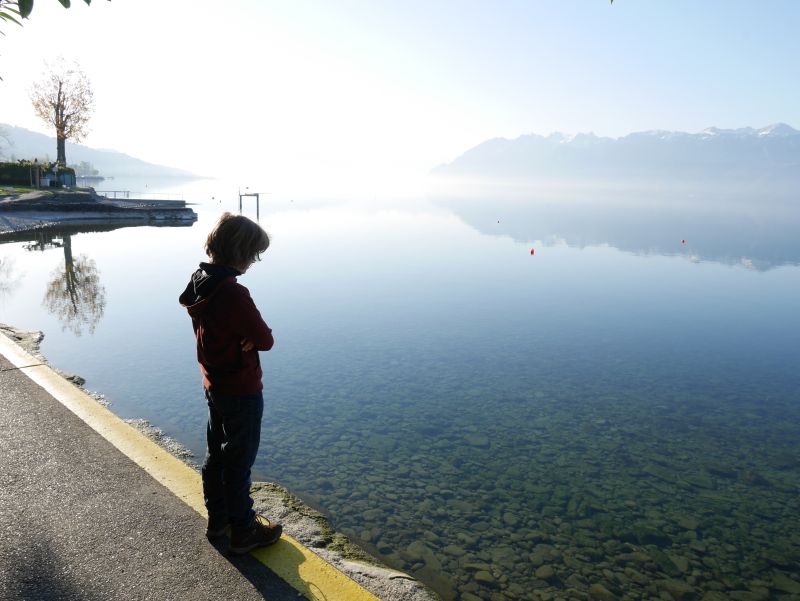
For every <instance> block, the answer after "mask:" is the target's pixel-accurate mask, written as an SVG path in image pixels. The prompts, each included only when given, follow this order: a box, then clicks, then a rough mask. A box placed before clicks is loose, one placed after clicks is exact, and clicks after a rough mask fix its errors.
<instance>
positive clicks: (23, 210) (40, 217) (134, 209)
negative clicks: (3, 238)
mask: <svg viewBox="0 0 800 601" xmlns="http://www.w3.org/2000/svg"><path fill="white" fill-rule="evenodd" d="M3 192H4V191H3V189H2V188H0V235H4V234H5V235H9V234H15V233H22V232H30V231H38V230H45V229H50V228H58V227H59V226H62V225H93V224H143V223H144V224H146V223H155V224H170V225H177V224H187V225H190V224H192V223H194V222H195V221H197V213H195V211H194V210H192V209H190V208H189V207H187V206H186V202H185V201H183V200H142V199H111V198H106V197H105V196H99V195H98V194H97V193H96V192H95V191H94V188H79V189H75V190H56V191H52V192H51V191H45V190H32V191H31V192H24V193H23V192H5V193H3Z"/></svg>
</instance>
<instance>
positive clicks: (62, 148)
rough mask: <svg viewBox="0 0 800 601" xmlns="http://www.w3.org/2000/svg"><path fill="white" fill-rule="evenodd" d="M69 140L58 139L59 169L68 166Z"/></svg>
mask: <svg viewBox="0 0 800 601" xmlns="http://www.w3.org/2000/svg"><path fill="white" fill-rule="evenodd" d="M66 147H67V139H66V138H63V137H61V136H58V137H57V138H56V163H58V165H59V167H66V166H67V152H66Z"/></svg>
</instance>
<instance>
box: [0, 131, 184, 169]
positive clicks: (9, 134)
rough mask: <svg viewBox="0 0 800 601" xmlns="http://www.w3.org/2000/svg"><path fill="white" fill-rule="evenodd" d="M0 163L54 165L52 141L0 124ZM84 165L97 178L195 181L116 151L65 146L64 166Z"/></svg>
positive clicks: (76, 145) (54, 151) (38, 134)
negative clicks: (90, 167) (23, 161)
mask: <svg viewBox="0 0 800 601" xmlns="http://www.w3.org/2000/svg"><path fill="white" fill-rule="evenodd" d="M0 134H2V137H0V160H4V161H8V160H12V159H14V160H18V159H34V158H38V159H39V160H43V159H45V160H50V161H54V160H55V157H56V139H55V138H54V137H50V136H46V135H44V134H40V133H37V132H34V131H31V130H29V129H24V128H22V127H15V126H13V125H4V124H0ZM82 161H86V162H89V163H91V164H92V165H93V166H94V168H95V169H97V170H98V171H99V172H100V175H103V176H105V177H120V176H127V177H130V176H148V177H153V176H158V177H196V175H195V174H193V173H190V172H188V171H184V170H183V169H175V168H174V167H166V166H164V165H156V164H154V163H148V162H146V161H142V160H141V159H137V158H134V157H132V156H129V155H127V154H124V153H122V152H117V151H116V150H99V149H96V148H89V147H88V146H83V145H82V144H72V143H71V142H69V141H68V142H67V163H69V164H71V165H72V164H75V163H80V162H82Z"/></svg>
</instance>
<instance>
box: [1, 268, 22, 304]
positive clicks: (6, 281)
mask: <svg viewBox="0 0 800 601" xmlns="http://www.w3.org/2000/svg"><path fill="white" fill-rule="evenodd" d="M21 280H22V276H21V275H19V274H16V273H15V267H14V260H13V259H12V258H11V257H0V302H3V301H5V300H6V299H7V298H8V297H10V296H11V294H12V293H13V292H14V289H15V288H16V287H17V286H18V285H19V283H20V281H21Z"/></svg>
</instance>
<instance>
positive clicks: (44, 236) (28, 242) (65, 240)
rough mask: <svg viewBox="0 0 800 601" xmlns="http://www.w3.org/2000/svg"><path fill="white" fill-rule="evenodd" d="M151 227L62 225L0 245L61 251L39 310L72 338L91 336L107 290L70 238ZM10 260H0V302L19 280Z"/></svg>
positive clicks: (0, 240)
mask: <svg viewBox="0 0 800 601" xmlns="http://www.w3.org/2000/svg"><path fill="white" fill-rule="evenodd" d="M139 225H150V226H153V225H162V224H157V223H156V224H153V223H147V224H142V223H131V222H129V221H128V222H125V221H123V222H116V223H113V222H112V223H102V224H97V223H94V224H85V223H84V224H81V223H73V224H62V225H58V226H55V227H45V228H41V229H37V230H28V231H22V232H5V233H1V234H0V244H5V243H11V242H23V245H22V248H24V249H25V250H26V251H30V252H36V251H39V252H45V251H48V250H52V249H62V251H63V253H64V263H63V266H59V267H58V268H56V269H54V270H53V272H52V273H51V274H50V277H49V278H48V281H47V283H46V287H45V293H44V298H43V299H42V306H43V307H44V308H45V309H47V311H48V313H50V314H51V315H53V316H54V317H56V319H58V321H59V322H60V323H61V329H62V331H67V330H69V331H70V332H71V333H72V334H74V335H75V336H81V335H82V334H83V333H84V332H86V331H88V332H89V333H90V334H94V332H95V329H96V328H97V324H98V323H99V322H100V320H101V319H102V318H103V315H104V313H105V309H106V289H105V287H104V286H103V285H102V283H101V281H100V271H99V270H98V268H97V263H96V262H95V261H94V259H92V258H90V257H88V256H87V255H86V254H79V255H77V256H76V255H74V254H73V249H72V237H73V236H75V235H78V234H83V233H93V232H110V231H113V230H117V229H120V228H125V227H136V226H139ZM191 225H192V224H191V223H183V222H174V223H173V222H170V223H169V224H164V226H165V227H174V226H178V227H180V226H191ZM12 267H13V263H11V260H10V259H2V260H0V299H2V298H3V297H4V296H7V295H9V293H10V292H11V291H12V290H13V288H14V287H15V286H16V284H17V283H18V282H19V280H20V278H19V277H18V276H17V277H16V278H14V277H13V276H12Z"/></svg>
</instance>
